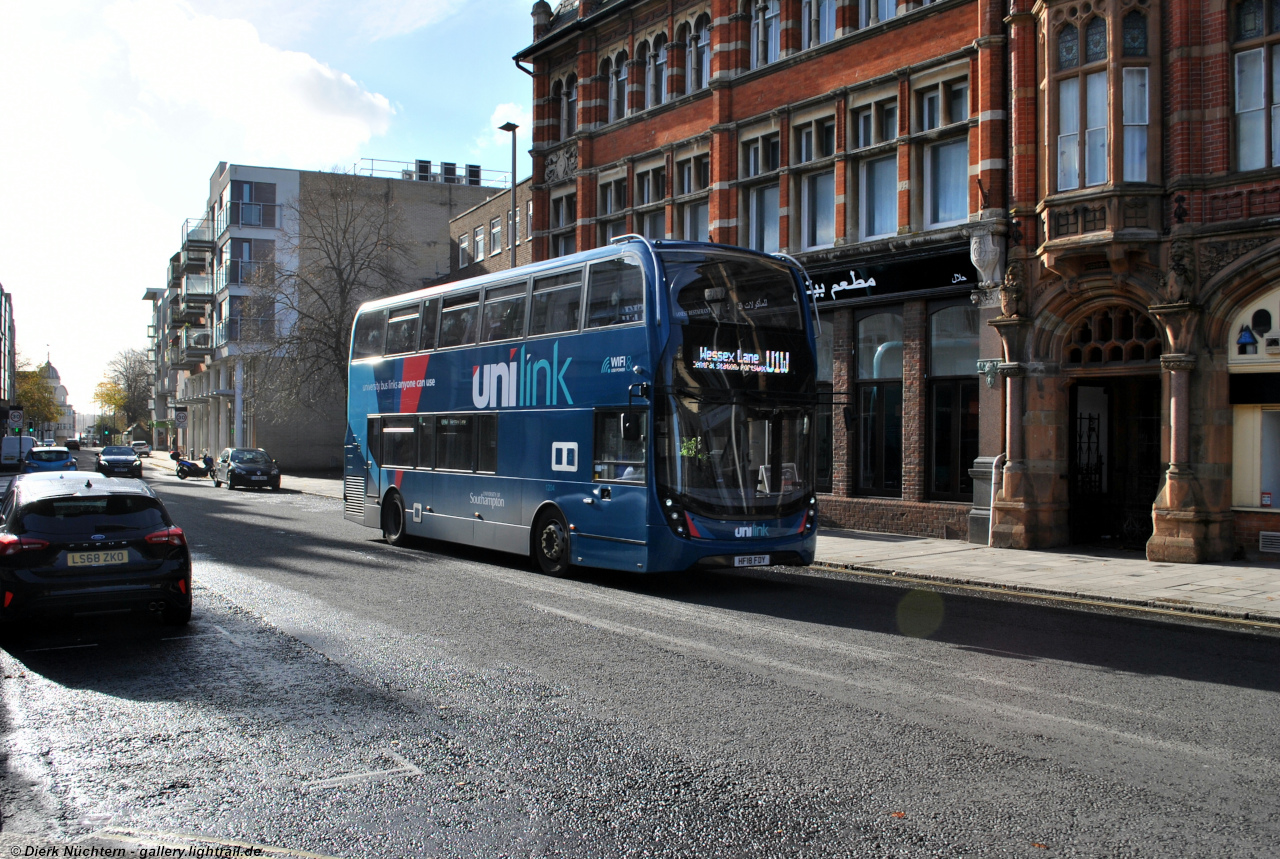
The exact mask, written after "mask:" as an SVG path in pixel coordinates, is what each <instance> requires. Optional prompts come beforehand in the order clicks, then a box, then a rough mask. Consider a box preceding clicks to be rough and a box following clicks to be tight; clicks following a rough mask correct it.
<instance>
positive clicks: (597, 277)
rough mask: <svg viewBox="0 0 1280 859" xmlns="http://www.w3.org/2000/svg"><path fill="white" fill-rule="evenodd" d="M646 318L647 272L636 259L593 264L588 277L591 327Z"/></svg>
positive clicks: (588, 312) (588, 310)
mask: <svg viewBox="0 0 1280 859" xmlns="http://www.w3.org/2000/svg"><path fill="white" fill-rule="evenodd" d="M643 321H644V276H643V274H642V273H641V270H640V264H639V263H638V262H636V261H635V260H632V259H613V260H606V261H604V262H598V263H596V264H595V265H593V266H591V269H590V273H589V275H588V278H587V327H588V328H604V327H606V326H609V325H625V324H627V323H629V322H643Z"/></svg>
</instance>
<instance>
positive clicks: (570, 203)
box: [551, 194, 578, 257]
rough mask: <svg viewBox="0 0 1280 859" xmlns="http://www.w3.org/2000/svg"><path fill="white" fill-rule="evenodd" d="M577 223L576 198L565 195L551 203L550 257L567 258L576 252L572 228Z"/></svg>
mask: <svg viewBox="0 0 1280 859" xmlns="http://www.w3.org/2000/svg"><path fill="white" fill-rule="evenodd" d="M577 223H578V197H577V195H576V194H566V195H564V196H563V197H556V198H555V199H554V200H552V201H551V229H552V230H553V231H556V230H559V231H561V232H553V233H552V235H551V255H552V256H557V257H560V256H567V255H568V254H571V253H573V252H574V251H575V250H576V241H575V239H574V232H573V230H574V227H575V226H576V225H577Z"/></svg>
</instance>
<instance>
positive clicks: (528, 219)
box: [517, 200, 533, 239]
mask: <svg viewBox="0 0 1280 859" xmlns="http://www.w3.org/2000/svg"><path fill="white" fill-rule="evenodd" d="M517 217H518V216H517ZM524 237H525V238H526V239H532V238H533V201H532V200H530V201H529V202H528V204H527V211H526V212H525V219H524Z"/></svg>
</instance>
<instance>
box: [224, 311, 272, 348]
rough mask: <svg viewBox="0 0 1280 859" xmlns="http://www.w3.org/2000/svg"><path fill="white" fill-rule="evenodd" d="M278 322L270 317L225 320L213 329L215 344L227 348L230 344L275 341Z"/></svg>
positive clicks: (236, 317)
mask: <svg viewBox="0 0 1280 859" xmlns="http://www.w3.org/2000/svg"><path fill="white" fill-rule="evenodd" d="M275 335H276V321H275V319H272V318H270V317H266V318H259V317H240V316H233V317H231V318H230V319H224V320H223V321H222V322H219V323H218V324H217V325H215V326H214V327H213V343H214V345H215V346H225V345H227V344H228V343H241V342H242V343H263V342H265V341H268V340H272V339H275Z"/></svg>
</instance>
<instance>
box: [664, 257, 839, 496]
mask: <svg viewBox="0 0 1280 859" xmlns="http://www.w3.org/2000/svg"><path fill="white" fill-rule="evenodd" d="M659 254H660V256H661V259H662V265H663V269H664V273H665V275H666V280H667V285H668V296H669V299H670V301H669V305H668V306H669V307H670V312H671V319H672V322H673V323H674V324H673V325H672V331H671V339H670V341H669V342H668V343H667V346H666V348H665V349H664V362H663V364H664V367H663V375H664V376H665V379H666V381H667V384H668V386H669V387H668V388H667V390H666V391H665V392H664V393H665V395H664V396H659V397H658V398H657V399H656V401H655V403H654V405H655V427H654V428H655V454H656V456H657V458H658V469H657V477H658V482H659V484H660V486H661V488H662V489H663V490H665V491H667V492H674V493H677V494H678V495H680V496H681V498H682V499H683V503H684V504H685V505H686V506H687V507H688V508H689V509H690V510H693V511H695V512H699V513H702V514H704V515H711V516H727V517H736V516H742V517H752V516H758V517H768V516H782V515H789V514H790V513H792V512H794V511H795V510H797V509H799V508H800V507H801V506H803V505H804V504H805V503H806V502H807V500H808V498H809V494H810V493H811V492H812V490H813V463H812V459H813V458H812V451H811V448H810V436H811V433H812V429H813V402H814V400H813V392H814V390H815V387H814V386H815V381H814V355H813V347H812V342H811V340H810V339H809V334H808V331H807V329H806V325H805V317H804V313H805V309H804V308H805V305H804V304H803V302H802V301H801V298H800V289H801V286H800V281H799V279H798V278H797V277H796V275H795V273H794V272H793V270H792V269H791V267H790V266H788V265H786V264H785V263H783V262H782V261H781V260H776V259H771V258H768V257H762V256H760V255H758V254H749V253H742V252H735V251H733V250H730V249H720V248H716V249H707V250H702V249H697V250H693V249H690V250H685V249H679V250H676V249H672V250H661V251H659Z"/></svg>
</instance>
